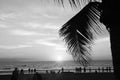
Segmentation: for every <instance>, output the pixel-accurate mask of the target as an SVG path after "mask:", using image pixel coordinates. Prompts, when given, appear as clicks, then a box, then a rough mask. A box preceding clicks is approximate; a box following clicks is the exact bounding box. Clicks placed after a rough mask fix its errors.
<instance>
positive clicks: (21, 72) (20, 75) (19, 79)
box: [18, 69, 24, 80]
mask: <svg viewBox="0 0 120 80" xmlns="http://www.w3.org/2000/svg"><path fill="white" fill-rule="evenodd" d="M18 80H24V70H23V69H21V71H20V74H19V77H18Z"/></svg>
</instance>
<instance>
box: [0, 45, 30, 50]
mask: <svg viewBox="0 0 120 80" xmlns="http://www.w3.org/2000/svg"><path fill="white" fill-rule="evenodd" d="M27 47H32V46H31V45H0V48H1V49H17V48H27Z"/></svg>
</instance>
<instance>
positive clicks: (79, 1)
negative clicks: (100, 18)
mask: <svg viewBox="0 0 120 80" xmlns="http://www.w3.org/2000/svg"><path fill="white" fill-rule="evenodd" d="M101 1H102V0H54V2H57V3H59V4H61V5H63V7H64V6H65V5H64V4H65V3H66V2H68V3H69V4H70V6H71V7H72V8H77V7H79V8H83V6H85V5H86V4H88V3H89V2H101Z"/></svg>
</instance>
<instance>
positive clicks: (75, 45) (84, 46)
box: [59, 2, 101, 65]
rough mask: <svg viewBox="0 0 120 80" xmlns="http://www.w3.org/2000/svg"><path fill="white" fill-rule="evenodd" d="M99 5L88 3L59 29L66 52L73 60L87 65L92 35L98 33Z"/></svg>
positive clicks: (97, 3)
mask: <svg viewBox="0 0 120 80" xmlns="http://www.w3.org/2000/svg"><path fill="white" fill-rule="evenodd" d="M100 4H101V3H99V2H90V3H89V4H88V5H86V6H85V7H84V8H83V9H82V10H81V11H80V12H79V13H78V14H77V15H75V16H74V17H73V18H71V19H70V20H69V21H68V22H67V23H65V24H64V25H63V26H62V28H61V29H60V31H59V32H60V33H59V34H60V36H62V37H64V40H65V42H66V44H67V47H68V51H69V52H70V53H71V54H72V56H73V58H74V60H77V61H79V62H80V63H81V64H83V65H84V64H87V63H88V60H89V59H90V58H89V56H90V51H91V44H92V43H93V40H94V35H93V33H97V34H98V33H100V31H101V29H100V22H99V18H100V12H101V9H100Z"/></svg>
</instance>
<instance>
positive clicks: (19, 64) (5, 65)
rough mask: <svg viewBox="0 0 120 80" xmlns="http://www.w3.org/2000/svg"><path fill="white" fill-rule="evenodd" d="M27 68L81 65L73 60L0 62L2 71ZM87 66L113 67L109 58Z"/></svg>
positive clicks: (55, 67) (74, 66)
mask: <svg viewBox="0 0 120 80" xmlns="http://www.w3.org/2000/svg"><path fill="white" fill-rule="evenodd" d="M15 67H17V68H18V69H24V70H28V69H29V68H30V69H36V70H59V69H61V68H64V69H75V68H76V67H83V66H82V65H81V64H79V63H77V62H74V61H62V62H56V61H39V62H4V63H3V62H0V72H1V73H3V71H4V72H5V71H13V70H14V68H15ZM87 67H91V68H93V69H95V68H98V67H113V64H112V61H111V60H97V61H91V62H90V63H89V65H88V66H87Z"/></svg>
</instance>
